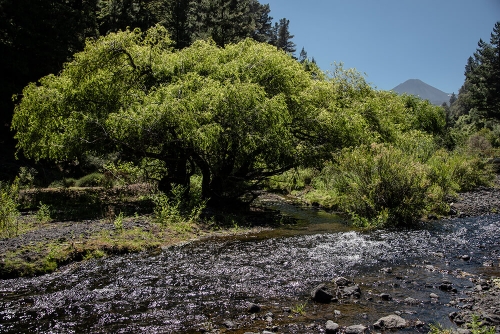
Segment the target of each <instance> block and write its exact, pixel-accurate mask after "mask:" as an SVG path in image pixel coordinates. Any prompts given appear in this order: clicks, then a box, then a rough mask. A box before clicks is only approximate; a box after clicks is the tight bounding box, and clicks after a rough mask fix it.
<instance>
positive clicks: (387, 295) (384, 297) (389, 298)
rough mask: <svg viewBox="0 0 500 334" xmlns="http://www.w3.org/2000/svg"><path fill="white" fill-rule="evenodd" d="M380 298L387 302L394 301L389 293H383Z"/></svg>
mask: <svg viewBox="0 0 500 334" xmlns="http://www.w3.org/2000/svg"><path fill="white" fill-rule="evenodd" d="M379 297H380V299H382V300H386V301H388V300H392V296H391V295H390V294H388V293H381V294H380V295H379Z"/></svg>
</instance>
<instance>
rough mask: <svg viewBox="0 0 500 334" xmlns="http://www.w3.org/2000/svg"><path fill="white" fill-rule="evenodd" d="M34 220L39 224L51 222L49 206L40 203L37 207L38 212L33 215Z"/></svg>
mask: <svg viewBox="0 0 500 334" xmlns="http://www.w3.org/2000/svg"><path fill="white" fill-rule="evenodd" d="M35 216H36V220H37V221H38V222H40V223H47V222H49V221H51V220H52V218H51V217H50V206H49V205H47V204H43V203H42V202H40V205H39V206H38V211H37V212H36V214H35Z"/></svg>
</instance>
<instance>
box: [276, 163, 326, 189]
mask: <svg viewBox="0 0 500 334" xmlns="http://www.w3.org/2000/svg"><path fill="white" fill-rule="evenodd" d="M316 175H318V171H317V170H315V169H313V168H296V169H291V170H288V171H286V172H284V173H282V174H279V175H275V176H273V177H271V178H270V179H269V181H268V183H267V186H268V187H269V188H271V189H280V190H285V191H287V192H289V193H290V192H292V191H293V190H302V189H304V188H305V187H306V186H308V185H310V184H311V182H312V180H313V179H314V177H315V176H316Z"/></svg>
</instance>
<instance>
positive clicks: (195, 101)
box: [13, 26, 313, 198]
mask: <svg viewBox="0 0 500 334" xmlns="http://www.w3.org/2000/svg"><path fill="white" fill-rule="evenodd" d="M171 45H172V41H171V40H170V38H169V37H168V34H167V31H166V30H165V29H164V28H163V27H161V26H157V27H154V28H151V29H149V30H148V31H147V32H145V33H142V32H141V31H140V30H139V29H136V30H134V31H124V32H118V33H111V34H109V35H108V36H106V37H103V38H100V39H98V40H96V41H88V42H87V45H86V47H85V50H84V51H83V52H80V53H77V54H75V56H74V60H73V61H72V62H70V63H68V64H66V65H65V67H64V70H63V71H62V72H61V73H60V74H59V75H57V76H56V75H49V76H46V77H44V78H42V79H41V80H40V83H39V84H35V83H32V84H30V85H28V86H27V87H26V88H25V89H24V91H23V98H22V100H21V103H20V104H19V105H18V106H17V107H16V110H15V115H14V119H13V128H14V129H15V130H16V131H17V134H16V138H17V139H18V141H19V147H21V148H22V149H23V150H24V152H25V154H26V155H27V156H29V157H31V158H35V159H41V158H46V159H55V160H67V159H78V158H79V157H81V156H82V154H84V153H85V152H93V153H95V154H103V153H107V152H112V151H118V152H121V153H122V157H123V159H129V160H133V161H137V160H139V159H142V158H149V159H157V160H159V161H161V162H162V163H163V164H164V167H165V169H166V175H165V177H164V179H163V182H162V184H164V185H165V186H166V187H168V185H169V184H171V183H177V184H182V185H187V184H188V182H189V176H190V175H191V174H192V173H194V171H195V169H199V170H200V171H201V173H202V175H203V186H204V188H203V191H204V195H205V196H207V197H212V198H213V197H217V196H223V195H224V192H225V191H226V190H227V189H231V187H230V186H227V183H230V182H235V183H238V182H246V181H249V180H256V179H259V178H262V177H264V176H266V175H271V174H273V173H277V172H279V171H282V170H284V169H286V168H290V166H291V165H293V163H294V161H295V160H294V159H295V158H296V156H298V155H300V154H302V153H303V152H301V151H302V150H304V148H305V147H307V143H306V141H305V140H304V138H307V133H308V131H309V129H307V128H306V127H305V125H306V123H307V122H311V120H309V118H311V119H313V118H312V117H309V116H310V115H307V114H306V113H304V112H303V111H302V109H301V108H300V106H299V105H300V102H299V100H300V94H301V93H302V92H303V91H304V90H305V89H307V88H308V86H310V84H311V80H312V79H311V78H310V75H309V74H308V73H307V72H305V71H304V70H303V69H302V66H301V65H300V64H299V63H298V62H296V61H295V60H293V59H292V58H290V57H289V56H287V55H286V54H285V53H284V52H281V51H277V50H276V49H275V48H274V47H273V46H270V45H267V44H261V43H257V42H255V41H253V40H250V39H247V40H245V41H242V42H240V43H238V44H231V45H228V46H227V47H226V48H220V47H218V46H216V45H215V44H213V43H211V42H205V41H197V42H195V43H194V44H193V45H192V46H190V47H188V48H185V49H183V50H181V51H174V50H173V48H172V47H171ZM311 110H312V109H311ZM299 134H301V135H303V136H304V137H303V138H302V139H301V138H300V135H299Z"/></svg>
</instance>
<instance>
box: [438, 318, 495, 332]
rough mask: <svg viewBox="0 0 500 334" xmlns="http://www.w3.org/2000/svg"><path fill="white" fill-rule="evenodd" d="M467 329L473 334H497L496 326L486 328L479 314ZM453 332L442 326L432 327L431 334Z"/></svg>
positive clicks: (469, 323)
mask: <svg viewBox="0 0 500 334" xmlns="http://www.w3.org/2000/svg"><path fill="white" fill-rule="evenodd" d="M465 326H466V327H467V329H469V330H470V332H471V334H495V332H496V330H495V326H484V325H483V323H482V322H481V320H480V318H479V316H478V315H477V314H473V315H472V320H471V322H468V323H467V324H466V325H465ZM453 333H455V332H454V331H453V330H451V329H448V328H443V326H442V325H441V324H434V325H430V331H429V334H453Z"/></svg>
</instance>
